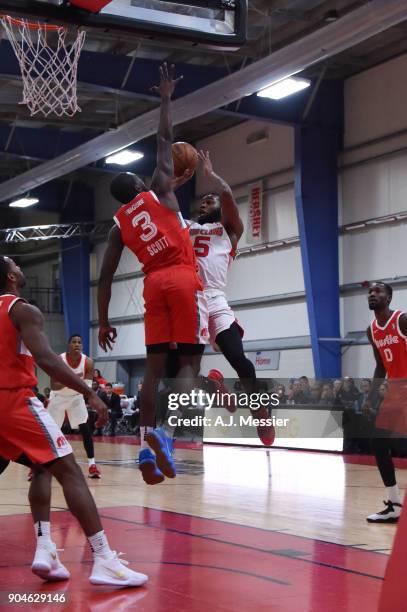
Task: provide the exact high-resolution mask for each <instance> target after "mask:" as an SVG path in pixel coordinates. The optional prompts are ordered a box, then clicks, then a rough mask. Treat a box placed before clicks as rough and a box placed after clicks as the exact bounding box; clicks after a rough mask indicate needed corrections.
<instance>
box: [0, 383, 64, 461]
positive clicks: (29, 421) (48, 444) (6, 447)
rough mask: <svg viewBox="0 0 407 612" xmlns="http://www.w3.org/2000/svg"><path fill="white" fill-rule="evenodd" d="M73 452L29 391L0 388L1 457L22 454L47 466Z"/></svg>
mask: <svg viewBox="0 0 407 612" xmlns="http://www.w3.org/2000/svg"><path fill="white" fill-rule="evenodd" d="M70 453H72V448H71V446H70V444H69V443H68V442H67V440H66V439H65V436H64V435H63V433H62V432H61V430H60V429H59V427H58V425H57V424H56V423H55V421H54V419H53V418H52V417H51V416H50V414H48V412H47V411H46V410H45V408H44V407H43V405H42V403H41V402H40V401H39V400H38V399H37V398H36V397H35V395H34V393H33V392H32V391H31V389H11V390H8V389H0V456H2V457H4V458H5V459H10V460H11V461H15V460H16V459H18V457H19V456H20V455H22V454H25V455H26V456H27V457H28V458H29V459H30V460H31V461H32V462H33V463H48V462H49V461H53V460H54V459H58V458H60V457H64V456H65V455H69V454H70Z"/></svg>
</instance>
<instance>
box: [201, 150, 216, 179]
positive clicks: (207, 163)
mask: <svg viewBox="0 0 407 612" xmlns="http://www.w3.org/2000/svg"><path fill="white" fill-rule="evenodd" d="M198 155H199V159H200V160H201V162H202V168H203V171H204V173H205V175H206V176H210V175H211V174H213V166H212V162H211V157H210V155H209V151H198Z"/></svg>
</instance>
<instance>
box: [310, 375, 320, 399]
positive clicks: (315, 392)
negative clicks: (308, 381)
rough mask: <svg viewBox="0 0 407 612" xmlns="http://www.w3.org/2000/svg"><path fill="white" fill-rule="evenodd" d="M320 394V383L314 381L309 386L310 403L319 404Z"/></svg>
mask: <svg viewBox="0 0 407 612" xmlns="http://www.w3.org/2000/svg"><path fill="white" fill-rule="evenodd" d="M321 395H322V385H321V383H319V382H317V381H315V382H314V384H313V385H312V387H311V396H310V403H311V404H319V403H320V400H321Z"/></svg>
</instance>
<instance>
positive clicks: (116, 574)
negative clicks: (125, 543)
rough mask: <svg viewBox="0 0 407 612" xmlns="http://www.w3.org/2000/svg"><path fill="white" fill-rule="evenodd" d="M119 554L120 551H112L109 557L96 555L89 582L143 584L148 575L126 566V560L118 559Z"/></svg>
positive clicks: (125, 584) (114, 584)
mask: <svg viewBox="0 0 407 612" xmlns="http://www.w3.org/2000/svg"><path fill="white" fill-rule="evenodd" d="M120 555H121V553H119V554H117V553H116V552H114V551H113V552H112V557H111V558H110V559H109V558H107V559H106V558H105V557H101V556H97V555H96V556H95V557H94V560H93V568H92V573H91V575H90V577H89V582H91V583H92V584H106V585H110V586H121V587H136V586H142V585H143V584H145V583H146V582H147V580H148V576H146V575H145V574H140V573H138V572H134V571H133V570H131V569H129V568H128V567H126V566H127V565H128V561H125V560H124V559H120Z"/></svg>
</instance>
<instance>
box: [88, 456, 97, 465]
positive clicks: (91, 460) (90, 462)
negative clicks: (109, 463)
mask: <svg viewBox="0 0 407 612" xmlns="http://www.w3.org/2000/svg"><path fill="white" fill-rule="evenodd" d="M88 461H89V467H90V466H91V465H96V461H95V458H94V457H93V458H92V459H88Z"/></svg>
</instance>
